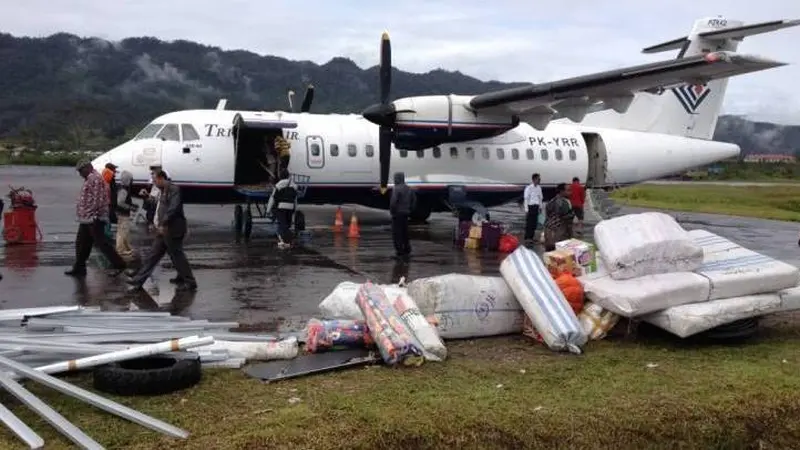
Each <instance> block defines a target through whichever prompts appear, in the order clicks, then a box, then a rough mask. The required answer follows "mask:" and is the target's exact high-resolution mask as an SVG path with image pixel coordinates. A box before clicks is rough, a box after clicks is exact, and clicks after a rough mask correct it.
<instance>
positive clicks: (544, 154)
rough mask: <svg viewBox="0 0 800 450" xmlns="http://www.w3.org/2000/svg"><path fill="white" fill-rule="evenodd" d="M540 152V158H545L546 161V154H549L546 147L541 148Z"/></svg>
mask: <svg viewBox="0 0 800 450" xmlns="http://www.w3.org/2000/svg"><path fill="white" fill-rule="evenodd" d="M541 152H542V159H543V160H545V161H547V158H548V156H549V155H548V154H547V149H545V148H543V149H542V150H541Z"/></svg>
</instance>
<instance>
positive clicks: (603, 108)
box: [93, 17, 800, 220]
mask: <svg viewBox="0 0 800 450" xmlns="http://www.w3.org/2000/svg"><path fill="white" fill-rule="evenodd" d="M796 25H800V20H793V21H773V22H764V23H758V24H752V25H744V24H743V23H742V22H740V21H733V20H726V19H724V18H720V17H715V18H706V19H701V20H697V21H696V22H695V23H694V26H693V27H692V29H691V31H690V33H689V35H688V36H685V37H681V38H679V39H675V40H672V41H669V42H665V43H662V44H659V45H656V46H652V47H649V48H646V49H644V52H645V53H657V52H662V51H667V50H679V54H678V56H677V58H676V59H670V60H665V61H662V62H656V63H648V64H643V65H638V66H633V67H626V68H622V69H614V70H610V71H607V72H601V73H595V74H591V75H585V76H580V77H575V78H568V79H563V80H558V81H554V82H551V83H543V84H531V85H527V86H523V87H519V88H512V89H505V90H500V91H495V92H490V93H486V94H481V95H475V96H464V95H435V96H420V97H409V98H400V99H397V100H395V101H393V102H389V100H388V99H389V88H390V83H391V56H390V44H389V38H388V35H387V34H385V33H384V35H383V39H382V46H381V66H380V82H381V88H380V91H381V92H380V98H381V103H380V104H377V105H373V106H371V107H369V108H367V109H366V110H365V111H364V112H363V114H362V115H356V114H349V115H339V114H309V113H308V112H307V110H308V106H309V104H310V98H306V101H304V106H303V108H302V109H301V112H300V113H292V112H282V111H275V112H255V111H230V110H226V109H225V100H222V101H220V104H219V105H218V107H217V109H211V110H186V111H178V112H172V113H168V114H164V115H162V116H160V117H158V118H156V119H155V120H153V122H152V123H150V124H149V125H147V126H146V127H145V128H144V129H143V130H142V131H141V132H140V133H139V134H138V135H136V136H135V137H134V138H133V139H132V140H130V141H128V142H126V143H124V144H122V145H120V146H119V147H116V148H114V149H113V150H111V151H109V152H107V153H105V154H103V155H101V156H100V157H98V158H97V159H95V160H94V161H93V164H94V166H95V167H97V168H101V167H102V166H103V165H104V164H105V163H107V162H113V163H114V164H116V165H117V166H119V167H120V168H121V169H124V170H128V171H130V172H132V173H133V176H134V180H135V185H136V186H137V188H138V186H140V185H141V186H144V185H145V184H146V183H147V182H148V179H149V167H150V166H153V165H159V166H162V167H163V168H164V169H166V170H167V171H168V172H169V173H170V177H171V178H172V180H173V182H175V183H176V184H178V185H180V186H181V188H182V192H183V195H184V200H185V201H186V203H203V204H226V203H236V204H237V216H238V215H240V214H242V209H241V207H240V206H239V205H241V204H242V203H245V202H246V203H247V204H248V207H247V212H245V213H244V214H246V217H247V218H246V219H245V220H249V219H250V217H251V216H250V213H249V211H250V208H249V205H250V201H249V200H248V199H249V198H252V196H251V195H252V194H253V192H254V191H253V188H252V186H253V185H262V186H266V180H267V178H266V174H265V172H264V170H263V166H262V165H261V163H260V162H259V161H260V160H261V158H263V151H262V149H263V142H264V139H265V138H266V139H270V141H271V140H272V139H274V137H275V136H277V135H281V134H282V135H283V136H284V137H285V138H286V139H287V140H288V141H289V142H290V143H291V144H292V148H291V159H290V163H289V171H290V173H292V174H293V176H299V179H301V181H302V182H303V183H305V186H306V191H305V196H304V197H303V199H302V200H301V201H302V202H303V203H314V204H343V203H353V204H360V205H364V206H368V207H376V208H383V209H386V208H387V207H388V201H389V197H388V196H387V195H383V194H385V188H386V187H387V185H388V178H389V166H390V162H391V167H392V168H393V169H394V170H397V171H403V172H405V174H406V180H407V183H408V184H409V185H410V186H412V187H415V188H416V189H417V190H418V198H419V201H418V204H419V206H418V208H417V210H416V211H414V213H413V215H412V218H413V219H416V220H424V219H426V218H427V217H428V216H429V215H430V213H431V212H441V211H449V210H453V208H454V207H458V206H459V205H460V206H464V205H467V206H469V205H475V204H476V202H477V203H479V204H480V205H483V206H486V207H491V206H496V205H500V204H504V203H507V202H509V201H511V200H513V199H516V198H519V197H520V196H521V193H522V191H523V189H524V187H525V185H527V184H528V183H529V182H530V178H531V174H532V173H534V172H536V173H539V174H541V178H542V185H543V187H544V188H545V191H546V194H545V195H546V196H547V197H549V196H550V195H552V191H553V188H554V187H555V186H556V185H557V184H558V183H569V182H570V181H571V180H572V178H573V177H576V176H577V177H579V178H580V179H581V180H585V182H586V184H587V186H588V187H591V188H606V187H612V186H621V185H629V184H634V183H639V182H642V181H646V180H649V179H654V178H659V177H663V176H666V175H670V174H674V173H678V172H681V171H684V170H687V169H690V168H694V167H698V166H702V165H705V164H710V163H713V162H716V161H719V160H723V159H726V158H730V157H734V156H737V155H738V154H739V152H740V149H739V147H738V146H737V145H734V144H729V143H722V142H714V141H711V140H710V139H711V137H712V135H713V132H714V128H715V126H716V123H717V119H718V116H719V112H720V109H721V106H722V102H723V97H724V95H725V90H726V88H727V83H728V80H727V78H728V77H731V76H735V75H740V74H745V73H749V72H756V71H760V70H765V69H770V68H774V67H778V66H782V65H784V63H780V62H776V61H772V60H768V59H765V58H761V57H756V56H750V55H743V54H738V53H735V51H736V47H737V46H738V43H739V42H740V41H741V40H742V39H743V38H744V37H747V36H752V35H756V34H761V33H766V32H771V31H775V30H778V29H782V28H787V27H792V26H796ZM576 57H579V56H576ZM571 122H573V123H571ZM376 125H377V126H376ZM392 147H393V148H392ZM393 150H394V151H393ZM378 181H380V187H381V189H378ZM262 191H263V189H262ZM238 217H241V216H238Z"/></svg>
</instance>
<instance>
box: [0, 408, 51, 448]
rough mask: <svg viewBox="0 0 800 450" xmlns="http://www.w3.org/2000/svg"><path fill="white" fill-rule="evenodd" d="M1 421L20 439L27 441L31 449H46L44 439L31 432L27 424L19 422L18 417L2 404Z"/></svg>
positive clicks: (0, 409)
mask: <svg viewBox="0 0 800 450" xmlns="http://www.w3.org/2000/svg"><path fill="white" fill-rule="evenodd" d="M0 421H2V422H3V423H4V424H6V426H7V427H8V428H9V429H10V430H11V431H13V432H14V434H16V435H17V437H19V438H20V439H22V440H23V441H25V443H26V444H27V445H28V447H30V448H42V447H44V439H42V437H41V436H39V435H38V434H36V432H35V431H33V430H31V429H30V428H29V427H28V426H27V425H25V422H23V421H21V420H19V418H18V417H17V416H15V415H14V413H13V412H11V411H10V410H9V409H8V408H6V407H5V406H3V404H2V403H0Z"/></svg>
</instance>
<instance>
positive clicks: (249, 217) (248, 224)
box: [244, 208, 253, 240]
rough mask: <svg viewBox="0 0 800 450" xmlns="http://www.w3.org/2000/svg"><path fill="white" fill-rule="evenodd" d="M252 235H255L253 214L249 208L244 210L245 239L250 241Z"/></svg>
mask: <svg viewBox="0 0 800 450" xmlns="http://www.w3.org/2000/svg"><path fill="white" fill-rule="evenodd" d="M251 234H253V213H252V212H250V208H248V209H245V210H244V238H245V239H248V240H249V239H250V235H251Z"/></svg>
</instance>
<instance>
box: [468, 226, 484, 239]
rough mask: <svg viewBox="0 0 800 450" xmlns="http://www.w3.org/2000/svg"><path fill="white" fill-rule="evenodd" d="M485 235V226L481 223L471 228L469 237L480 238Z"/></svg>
mask: <svg viewBox="0 0 800 450" xmlns="http://www.w3.org/2000/svg"><path fill="white" fill-rule="evenodd" d="M482 235H483V227H482V226H480V225H473V226H472V227H470V229H469V237H470V238H471V239H477V240H480V239H481V237H482Z"/></svg>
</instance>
